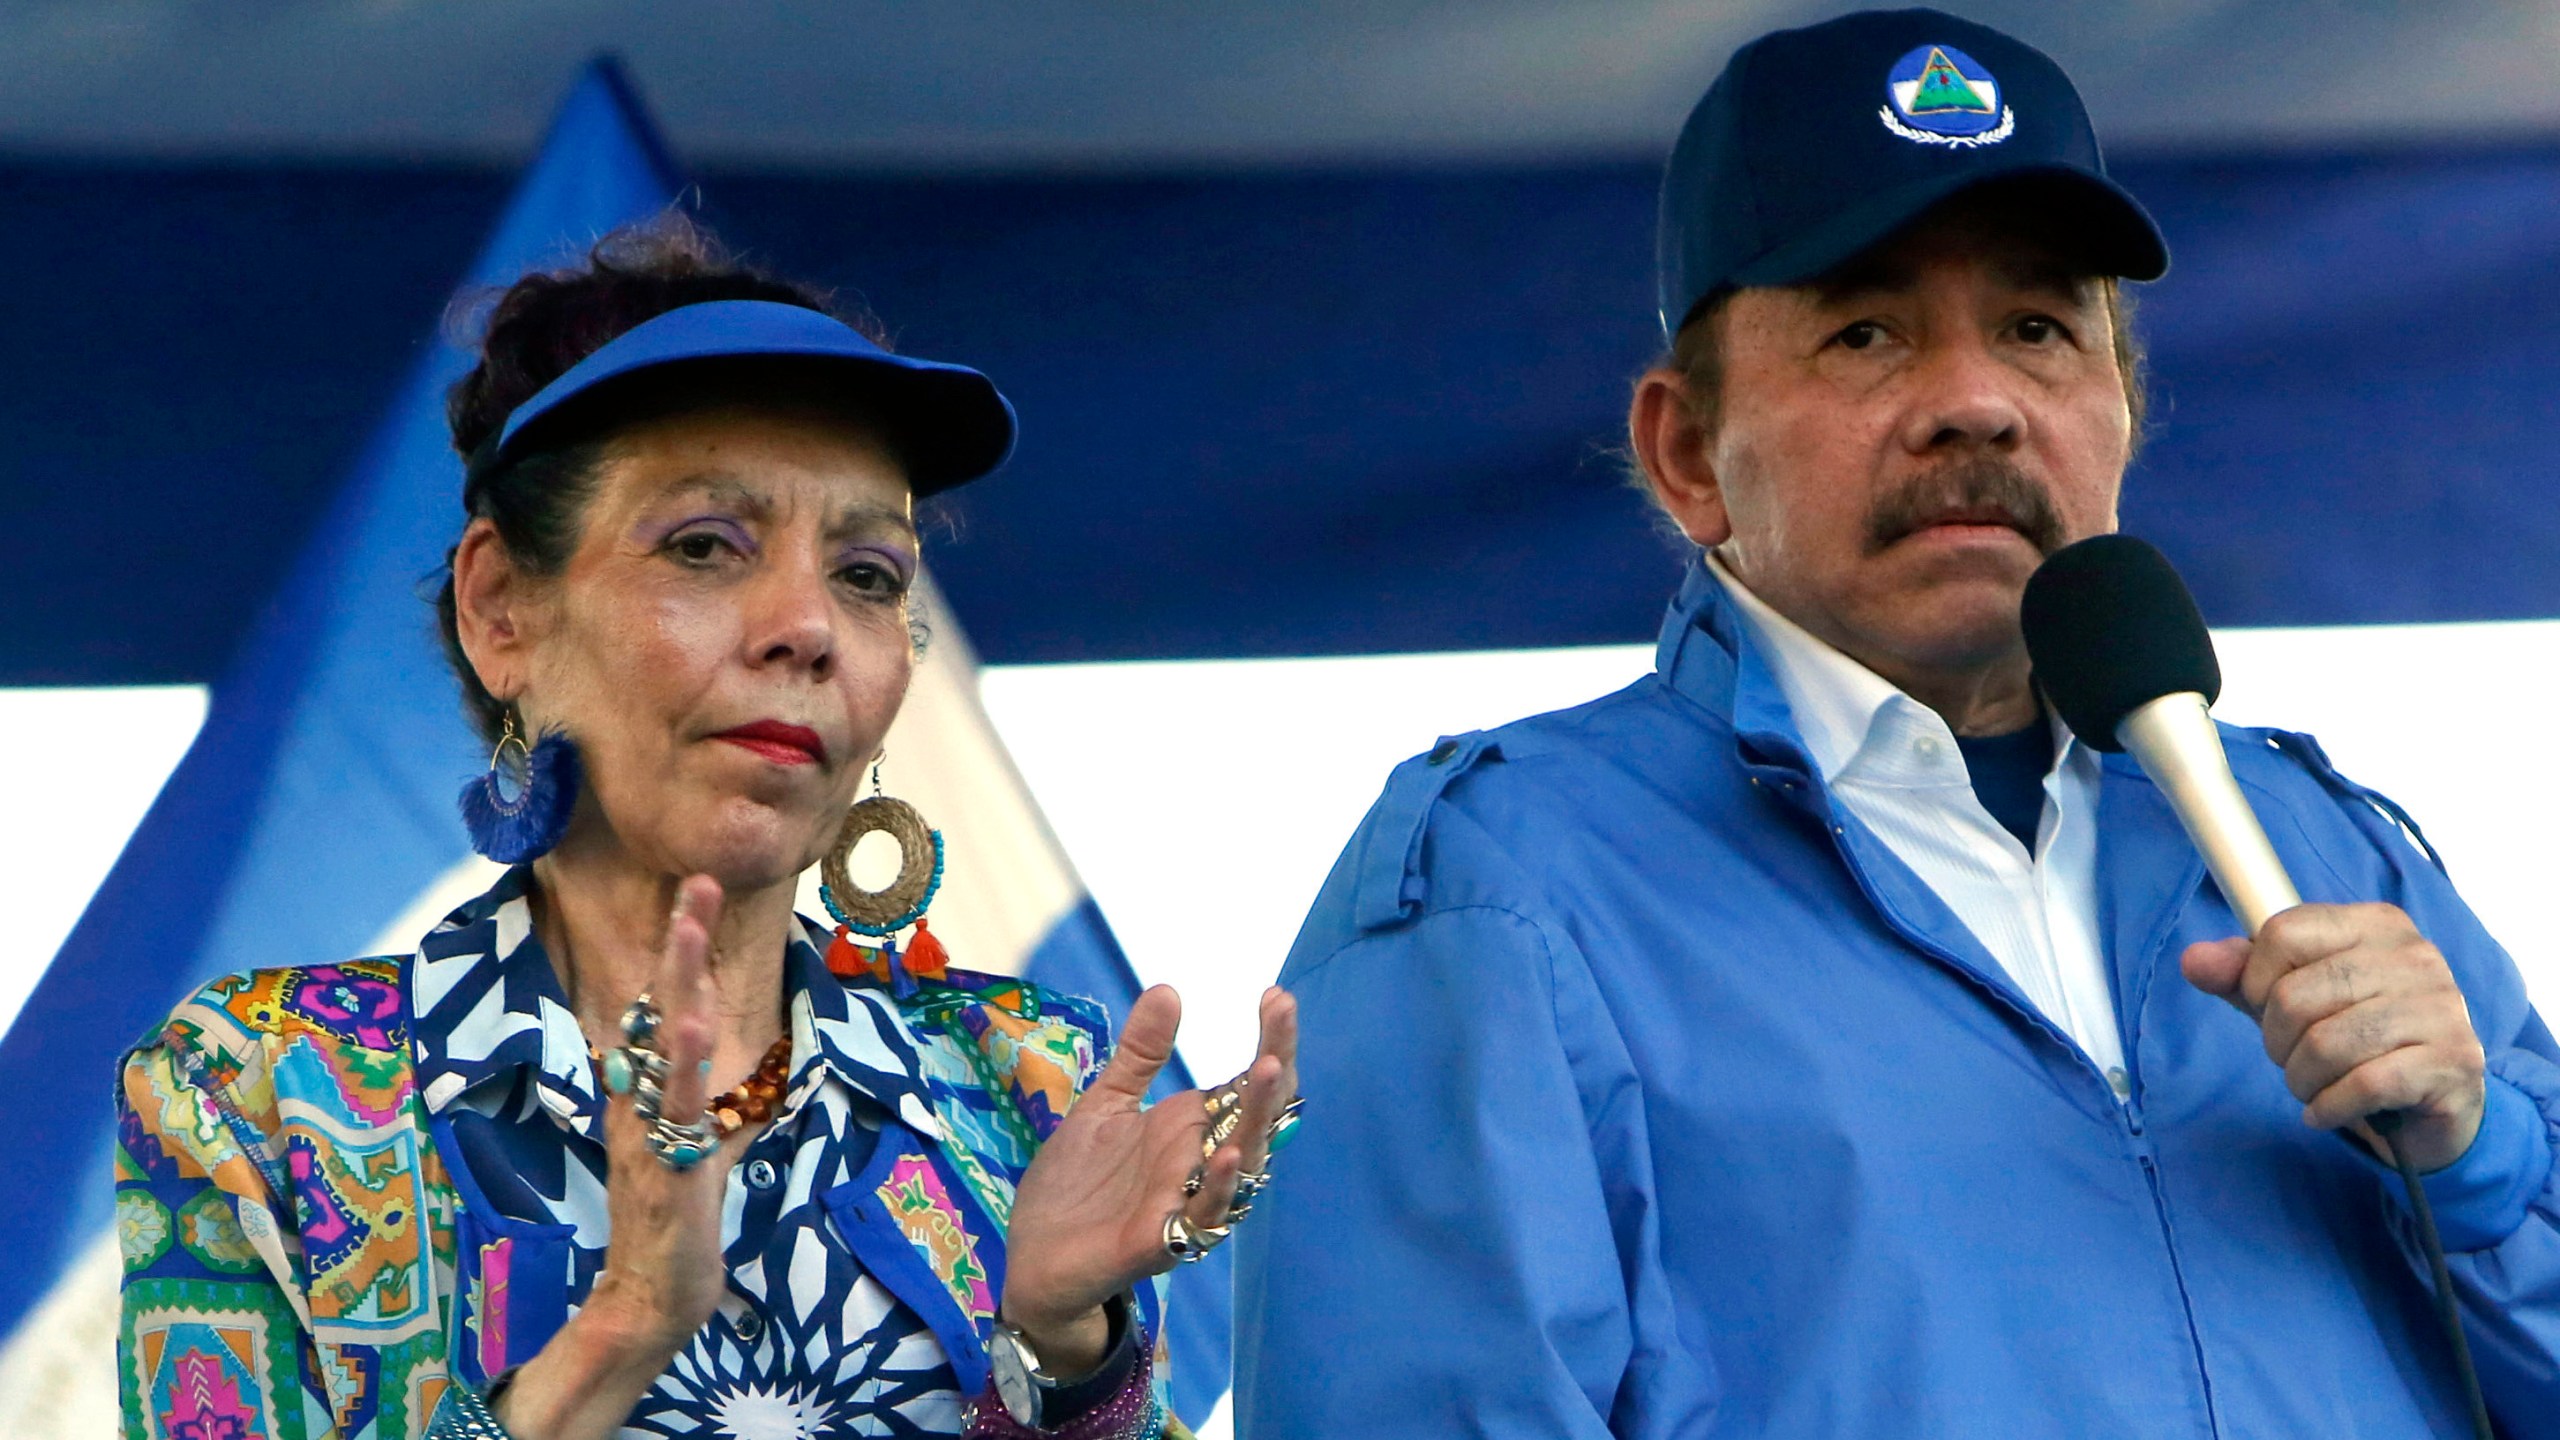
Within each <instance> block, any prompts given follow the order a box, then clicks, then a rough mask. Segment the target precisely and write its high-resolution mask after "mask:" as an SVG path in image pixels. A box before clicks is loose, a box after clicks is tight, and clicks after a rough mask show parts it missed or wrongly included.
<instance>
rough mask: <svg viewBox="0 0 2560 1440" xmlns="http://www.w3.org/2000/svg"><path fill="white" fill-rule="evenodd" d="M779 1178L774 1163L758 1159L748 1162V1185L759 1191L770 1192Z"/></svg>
mask: <svg viewBox="0 0 2560 1440" xmlns="http://www.w3.org/2000/svg"><path fill="white" fill-rule="evenodd" d="M776 1178H777V1177H776V1176H775V1174H774V1169H773V1162H772V1161H770V1160H766V1159H762V1158H758V1159H754V1160H750V1161H748V1162H747V1184H748V1185H750V1186H751V1187H753V1188H755V1189H758V1190H770V1189H772V1188H773V1182H774V1180H775V1179H776Z"/></svg>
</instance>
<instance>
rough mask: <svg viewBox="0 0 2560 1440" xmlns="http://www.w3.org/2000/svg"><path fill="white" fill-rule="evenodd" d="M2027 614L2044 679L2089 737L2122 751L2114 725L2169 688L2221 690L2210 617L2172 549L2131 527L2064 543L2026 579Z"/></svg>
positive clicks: (2030, 649)
mask: <svg viewBox="0 0 2560 1440" xmlns="http://www.w3.org/2000/svg"><path fill="white" fill-rule="evenodd" d="M2019 620H2020V621H2021V622H2022V623H2023V625H2024V626H2025V629H2026V632H2027V656H2028V658H2029V659H2031V660H2033V661H2034V662H2035V667H2036V683H2037V684H2038V685H2040V686H2042V687H2043V689H2044V693H2045V698H2046V699H2048V700H2051V701H2052V702H2053V708H2054V709H2056V710H2058V711H2060V712H2062V720H2063V723H2064V724H2066V725H2069V726H2070V727H2071V733H2072V734H2074V735H2077V736H2079V737H2080V741H2081V743H2082V744H2084V745H2088V746H2091V747H2093V748H2096V749H2099V750H2121V749H2123V748H2124V747H2123V745H2121V744H2120V743H2118V741H2117V740H2116V727H2117V726H2118V725H2121V724H2123V723H2124V717H2125V716H2127V715H2129V714H2131V713H2133V712H2134V711H2135V710H2138V709H2140V708H2141V707H2143V706H2145V705H2148V704H2150V703H2151V702H2152V701H2154V700H2157V699H2159V698H2160V697H2161V696H2163V695H2176V694H2181V693H2183V692H2186V691H2194V692H2195V693H2196V694H2199V695H2202V696H2203V697H2204V701H2205V703H2206V704H2207V705H2210V704H2212V703H2213V702H2214V701H2215V700H2217V699H2219V698H2221V695H2222V666H2221V665H2220V664H2218V663H2217V662H2216V661H2215V660H2214V658H2213V637H2212V636H2211V635H2208V634H2206V633H2205V628H2204V615H2203V614H2202V612H2200V611H2198V610H2197V609H2196V599H2195V597H2194V596H2193V595H2190V594H2188V593H2187V584H2186V582H2185V581H2183V580H2181V579H2179V578H2178V572H2177V570H2176V569H2175V568H2173V567H2172V566H2171V565H2170V564H2169V557H2168V556H2166V555H2163V554H2161V553H2160V552H2159V551H2158V550H2156V549H2153V548H2152V546H2151V544H2150V542H2148V541H2144V540H2137V539H2135V538H2133V537H2132V536H2130V535H2098V536H2093V537H2091V538H2089V539H2087V540H2083V541H2081V542H2079V543H2078V544H2076V545H2065V546H2064V547H2062V548H2061V549H2059V550H2056V551H2055V552H2053V554H2052V555H2050V556H2048V557H2046V559H2045V562H2044V563H2043V564H2042V565H2040V566H2037V567H2036V573H2035V574H2034V575H2032V576H2030V577H2028V579H2027V595H2026V600H2025V602H2024V603H2023V604H2022V605H2021V606H2020V607H2019Z"/></svg>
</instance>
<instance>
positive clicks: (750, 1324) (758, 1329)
mask: <svg viewBox="0 0 2560 1440" xmlns="http://www.w3.org/2000/svg"><path fill="white" fill-rule="evenodd" d="M734 1328H735V1329H736V1330H737V1332H738V1338H739V1339H741V1340H753V1339H754V1338H756V1336H757V1335H759V1334H761V1333H763V1331H764V1317H763V1316H761V1315H758V1314H757V1313H756V1312H754V1311H753V1310H750V1311H748V1312H747V1313H746V1314H744V1315H741V1316H739V1317H738V1323H737V1325H736V1326H735V1327H734Z"/></svg>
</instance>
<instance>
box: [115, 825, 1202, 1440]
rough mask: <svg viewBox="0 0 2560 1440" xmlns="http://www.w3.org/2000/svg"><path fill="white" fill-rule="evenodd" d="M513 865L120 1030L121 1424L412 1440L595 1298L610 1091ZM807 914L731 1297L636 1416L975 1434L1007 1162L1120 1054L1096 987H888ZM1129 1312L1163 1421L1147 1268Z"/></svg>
mask: <svg viewBox="0 0 2560 1440" xmlns="http://www.w3.org/2000/svg"><path fill="white" fill-rule="evenodd" d="M528 873H529V872H527V871H526V870H524V869H522V868H518V869H515V870H511V871H509V872H508V873H507V875H506V876H505V877H504V878H503V879H502V880H500V882H499V883H498V884H497V886H495V887H494V888H493V889H491V890H490V891H489V892H488V893H487V894H485V895H483V896H481V897H480V898H479V899H477V900H474V901H472V902H471V903H469V904H467V905H464V906H463V907H462V908H460V909H458V910H456V911H455V912H454V913H453V914H452V915H450V916H448V917H447V918H446V919H445V921H444V923H443V924H441V925H440V926H438V927H437V928H436V930H435V931H434V932H433V933H431V934H429V935H428V936H427V937H426V938H425V939H424V940H423V941H422V942H421V943H420V945H419V948H418V950H417V952H416V953H415V954H414V955H411V956H407V957H397V958H380V959H372V960H360V961H352V962H348V963H346V964H340V965H324V966H313V967H307V968H294V969H279V970H261V971H255V972H251V973H249V974H245V975H235V976H232V977H229V978H226V979H223V980H219V981H216V982H215V983H214V984H212V985H210V986H208V987H207V988H206V989H205V990H204V991H203V992H202V993H200V994H199V995H197V996H196V997H195V998H194V999H192V1000H190V1001H188V1002H187V1003H186V1004H184V1005H181V1006H180V1007H178V1009H177V1011H176V1012H175V1013H173V1014H172V1015H171V1016H170V1018H169V1021H168V1023H167V1024H166V1026H165V1027H163V1029H162V1030H161V1032H160V1033H159V1034H158V1035H156V1036H154V1037H152V1038H151V1039H150V1040H148V1041H147V1042H146V1043H144V1044H143V1045H142V1046H140V1047H139V1048H137V1049H136V1050H135V1051H134V1052H133V1053H132V1054H131V1055H129V1056H128V1057H127V1059H126V1062H125V1068H124V1077H123V1084H122V1086H121V1087H120V1093H119V1097H118V1099H119V1107H118V1108H119V1121H120V1124H119V1139H120V1143H119V1145H118V1147H117V1154H116V1192H117V1193H116V1223H117V1231H118V1234H119V1236H120V1238H121V1240H122V1248H123V1253H124V1268H125V1281H124V1303H123V1317H122V1324H121V1329H120V1334H119V1340H118V1345H117V1371H118V1381H119V1388H120V1390H121V1398H122V1403H123V1409H124V1433H125V1435H126V1436H128V1437H150V1440H320V1437H344V1440H391V1437H401V1440H414V1437H417V1436H420V1435H422V1434H424V1433H425V1431H426V1429H427V1426H428V1422H429V1418H430V1417H431V1416H432V1415H433V1414H434V1412H435V1409H436V1402H437V1400H438V1398H439V1397H440V1396H441V1395H442V1393H443V1391H444V1389H445V1387H446V1386H447V1385H448V1384H452V1383H455V1382H459V1383H461V1384H464V1385H468V1386H472V1387H474V1388H482V1387H485V1386H486V1385H487V1383H488V1382H489V1380H490V1378H491V1377H493V1376H495V1375H497V1374H499V1373H500V1372H502V1371H504V1370H506V1369H508V1368H509V1367H512V1366H515V1365H520V1364H522V1363H523V1362H524V1361H526V1360H528V1359H530V1358H531V1357H532V1356H533V1355H534V1354H535V1353H536V1352H538V1351H539V1350H541V1348H542V1347H543V1345H544V1343H545V1342H547V1341H548V1340H549V1339H550V1338H551V1336H552V1335H553V1334H554V1333H555V1332H556V1331H557V1330H558V1329H559V1327H560V1326H561V1324H562V1323H563V1322H565V1321H566V1320H567V1319H568V1317H569V1316H570V1315H571V1314H572V1313H574V1312H575V1311H576V1309H577V1307H578V1305H579V1303H580V1302H581V1301H582V1300H583V1299H584V1298H585V1296H586V1294H587V1292H588V1290H589V1288H590V1287H591V1286H592V1285H593V1284H594V1282H595V1278H596V1274H597V1272H598V1270H599V1269H600V1268H601V1266H602V1262H603V1259H604V1255H605V1246H606V1243H607V1241H608V1240H609V1239H610V1236H609V1235H608V1233H607V1228H608V1227H607V1212H606V1205H605V1183H604V1165H605V1150H604V1144H603V1138H602V1128H601V1127H602V1121H603V1104H604V1097H603V1095H602V1094H601V1092H600V1090H599V1087H598V1085H597V1082H596V1077H595V1070H594V1066H593V1063H592V1061H591V1060H590V1058H589V1056H588V1054H587V1042H586V1037H585V1035H584V1033H583V1032H582V1031H581V1030H580V1029H579V1027H578V1023H577V1020H576V1017H575V1016H574V1015H572V1014H571V1013H570V1011H569V1009H568V1006H567V1004H566V1001H565V999H564V997H563V996H562V993H561V990H560V986H559V981H558V977H557V975H556V974H555V972H554V970H553V968H552V964H551V961H550V959H549V957H548V956H546V955H545V954H544V953H543V950H542V945H541V942H540V941H539V940H537V939H535V938H534V935H533V928H532V924H531V917H530V912H529V910H528V908H527V905H526V902H525V898H524V891H525V886H526V883H527V878H528ZM801 929H802V932H803V933H802V934H801V935H800V936H799V937H798V938H797V939H795V941H794V942H793V943H792V944H790V945H789V946H788V947H787V950H786V956H785V960H784V987H785V995H786V999H787V1003H788V1005H789V1010H790V1016H791V1034H792V1070H791V1074H790V1077H789V1079H788V1081H787V1082H786V1085H785V1089H784V1093H783V1099H782V1102H781V1104H780V1105H779V1107H778V1108H777V1110H776V1111H775V1114H774V1118H773V1121H772V1123H771V1124H770V1125H769V1126H768V1127H767V1128H766V1129H765V1131H764V1132H763V1133H762V1134H761V1135H760V1136H758V1137H757V1139H756V1140H755V1142H754V1143H753V1145H752V1146H751V1147H750V1148H749V1149H748V1150H747V1151H746V1152H745V1153H744V1154H743V1155H741V1156H740V1157H739V1158H738V1161H737V1163H736V1164H735V1165H733V1166H732V1167H731V1168H730V1171H729V1177H728V1183H727V1190H726V1194H725V1196H724V1203H723V1205H722V1209H721V1241H722V1245H723V1247H724V1250H725V1253H726V1256H727V1262H728V1276H729V1285H728V1293H727V1294H726V1296H725V1297H724V1299H723V1300H722V1303H721V1305H720V1309H719V1312H718V1313H717V1314H716V1315H715V1316H713V1318H712V1319H711V1321H710V1323H708V1324H707V1325H705V1326H704V1327H703V1328H702V1330H701V1331H700V1332H699V1333H697V1334H696V1335H695V1336H694V1339H693V1341H692V1343H691V1344H690V1345H689V1346H688V1347H687V1348H686V1349H685V1351H684V1352H683V1353H682V1354H681V1355H680V1356H679V1357H678V1358H677V1359H676V1361H675V1363H674V1364H673V1365H672V1366H671V1367H670V1368H669V1369H668V1370H667V1372H666V1373H665V1374H664V1375H662V1376H661V1377H660V1378H659V1380H658V1383H657V1384H656V1386H655V1387H654V1388H653V1389H651V1390H650V1391H649V1392H648V1394H647V1395H646V1396H644V1397H643V1398H642V1400H641V1402H640V1404H639V1406H638V1407H637V1408H636V1409H635V1410H634V1411H633V1412H632V1415H631V1418H630V1420H629V1422H628V1424H627V1428H626V1429H625V1430H624V1431H623V1433H624V1434H625V1435H684V1436H694V1437H703V1440H814V1437H819V1436H838V1435H952V1434H958V1433H959V1432H960V1430H961V1426H962V1416H961V1408H962V1404H963V1401H964V1400H965V1399H966V1398H967V1397H969V1396H972V1395H977V1394H979V1393H981V1392H983V1391H984V1390H985V1389H986V1386H987V1350H986V1342H987V1339H988V1338H989V1336H990V1334H991V1333H992V1326H993V1323H994V1318H995V1302H996V1297H997V1295H998V1294H1000V1293H1001V1291H1002V1289H1003V1283H1004V1229H1005V1225H1006V1222H1007V1220H1008V1218H1009V1216H1010V1214H1011V1209H1012V1198H1013V1187H1014V1184H1015V1183H1016V1182H1017V1181H1018V1180H1019V1179H1020V1177H1021V1174H1022V1170H1023V1168H1024V1167H1025V1166H1026V1165H1028V1164H1029V1163H1030V1159H1031V1155H1032V1153H1033V1152H1034V1150H1035V1149H1036V1148H1037V1147H1038V1145H1039V1143H1040V1141H1041V1140H1043V1139H1045V1138H1046V1137H1047V1135H1048V1133H1049V1132H1050V1131H1051V1130H1052V1129H1054V1128H1055V1127H1056V1125H1057V1123H1058V1120H1059V1118H1060V1117H1061V1116H1062V1115H1063V1114H1064V1112H1065V1110H1066V1107H1067V1105H1068V1103H1069V1102H1070V1101H1071V1100H1072V1099H1073V1097H1074V1095H1075V1094H1076V1093H1077V1092H1079V1091H1080V1090H1081V1089H1082V1088H1083V1087H1084V1085H1085V1084H1087V1083H1088V1082H1089V1081H1090V1080H1091V1079H1092V1078H1093V1076H1094V1075H1095V1074H1096V1073H1098V1071H1099V1068H1100V1062H1101V1060H1102V1059H1103V1058H1104V1057H1106V1056H1107V1054H1108V1053H1109V1048H1110V1034H1109V1022H1108V1020H1107V1019H1106V1017H1105V1016H1104V1014H1103V1012H1102V1011H1101V1009H1100V1008H1099V1007H1097V1006H1095V1005H1093V1004H1092V1003H1091V1002H1090V1001H1086V1000H1082V999H1078V998H1075V997H1071V996H1062V995H1057V994H1053V993H1051V992H1049V991H1046V990H1043V989H1041V988H1039V987H1038V986H1035V985H1031V984H1029V983H1027V982H1022V981H1017V980H1012V979H1006V978H998V977H992V976H982V975H973V974H970V973H969V972H965V971H960V970H952V971H950V972H948V974H947V975H946V976H945V977H942V978H941V979H939V980H936V981H932V982H925V983H918V982H916V981H913V980H911V979H909V978H908V977H906V976H905V974H904V972H903V971H899V972H895V975H896V981H897V983H896V985H895V991H903V992H905V993H895V992H894V991H893V988H892V986H891V985H890V984H889V983H886V982H882V981H879V980H876V979H873V978H871V977H869V976H859V977H857V978H855V979H852V980H843V979H839V978H838V977H837V975H836V974H834V973H831V972H830V970H829V969H828V966H827V963H826V960H825V958H824V955H823V952H824V950H825V948H826V947H828V946H829V945H831V944H834V945H843V944H845V943H847V942H846V941H845V940H843V939H842V938H840V937H836V936H831V935H830V934H829V932H828V931H826V930H824V929H822V928H820V927H818V926H816V925H815V924H813V923H811V922H809V921H807V920H805V919H804V920H802V921H801ZM838 958H839V961H840V962H841V961H842V960H843V959H844V958H845V957H844V956H843V955H842V953H841V952H840V953H839V956H838ZM855 958H858V959H868V958H871V956H870V952H867V951H859V952H857V955H856V957H855ZM883 968H885V967H883ZM1139 1309H1140V1314H1141V1318H1142V1320H1143V1322H1144V1324H1145V1326H1146V1330H1147V1334H1148V1336H1149V1337H1150V1339H1151V1344H1150V1348H1151V1349H1152V1350H1153V1351H1154V1354H1153V1357H1152V1358H1153V1360H1154V1361H1155V1364H1154V1365H1153V1366H1152V1367H1150V1368H1151V1369H1152V1372H1153V1373H1152V1376H1151V1382H1142V1383H1151V1384H1152V1386H1153V1388H1154V1396H1155V1401H1156V1404H1155V1405H1154V1407H1153V1409H1154V1412H1155V1417H1156V1418H1154V1419H1153V1420H1152V1421H1150V1422H1149V1423H1148V1425H1147V1430H1148V1432H1149V1433H1154V1432H1156V1431H1158V1430H1161V1429H1162V1428H1163V1426H1164V1424H1165V1418H1164V1417H1165V1416H1166V1414H1167V1412H1166V1411H1165V1409H1164V1406H1163V1400H1164V1386H1165V1381H1166V1371H1165V1367H1164V1364H1163V1361H1164V1358H1165V1357H1164V1353H1163V1348H1162V1343H1161V1336H1162V1334H1163V1326H1162V1323H1161V1322H1162V1296H1161V1289H1160V1287H1151V1286H1141V1287H1139ZM1173 1433H1174V1434H1177V1435H1179V1434H1180V1433H1181V1431H1180V1428H1179V1427H1178V1426H1175V1427H1173Z"/></svg>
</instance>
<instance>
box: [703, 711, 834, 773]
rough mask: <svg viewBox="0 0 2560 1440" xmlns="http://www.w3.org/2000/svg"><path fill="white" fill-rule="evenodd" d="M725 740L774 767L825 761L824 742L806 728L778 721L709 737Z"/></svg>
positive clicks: (825, 745) (825, 747)
mask: <svg viewBox="0 0 2560 1440" xmlns="http://www.w3.org/2000/svg"><path fill="white" fill-rule="evenodd" d="M711 738H712V739H714V740H726V741H728V742H729V743H730V744H732V745H735V746H738V747H739V748H741V749H745V750H753V751H754V752H756V753H757V754H758V755H761V756H763V757H764V758H766V759H767V760H770V761H772V762H773V763H774V764H776V765H817V764H821V763H823V762H824V761H825V760H826V758H827V742H825V741H824V740H821V739H819V738H818V732H817V731H815V730H812V729H810V728H809V727H808V726H806V725H785V724H783V723H782V722H781V721H779V720H759V721H757V722H756V723H754V724H753V725H741V726H739V727H738V728H737V729H735V730H723V731H721V732H720V733H719V734H717V735H714V736H712V737H711Z"/></svg>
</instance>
